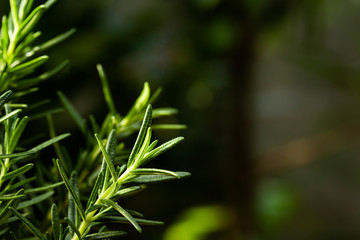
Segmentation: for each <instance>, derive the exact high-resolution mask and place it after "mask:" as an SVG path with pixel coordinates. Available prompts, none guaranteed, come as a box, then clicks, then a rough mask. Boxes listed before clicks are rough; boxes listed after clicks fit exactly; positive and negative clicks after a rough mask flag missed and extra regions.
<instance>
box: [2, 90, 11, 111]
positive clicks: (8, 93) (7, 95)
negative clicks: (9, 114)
mask: <svg viewBox="0 0 360 240" xmlns="http://www.w3.org/2000/svg"><path fill="white" fill-rule="evenodd" d="M11 94H12V91H11V90H8V91H6V92H4V93H3V94H2V95H1V96H0V107H2V106H4V104H5V103H6V102H7V101H9V99H10V96H11Z"/></svg>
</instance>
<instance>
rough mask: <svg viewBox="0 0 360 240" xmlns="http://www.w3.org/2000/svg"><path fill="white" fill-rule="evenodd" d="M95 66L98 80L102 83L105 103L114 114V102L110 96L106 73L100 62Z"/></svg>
mask: <svg viewBox="0 0 360 240" xmlns="http://www.w3.org/2000/svg"><path fill="white" fill-rule="evenodd" d="M96 68H97V70H98V73H99V76H100V80H101V84H102V88H103V93H104V96H105V101H106V104H107V105H108V108H109V110H110V113H111V114H112V115H115V114H116V108H115V103H114V100H113V97H112V96H111V92H110V87H109V83H108V80H107V77H106V74H105V72H104V69H103V67H102V66H101V65H100V64H97V65H96Z"/></svg>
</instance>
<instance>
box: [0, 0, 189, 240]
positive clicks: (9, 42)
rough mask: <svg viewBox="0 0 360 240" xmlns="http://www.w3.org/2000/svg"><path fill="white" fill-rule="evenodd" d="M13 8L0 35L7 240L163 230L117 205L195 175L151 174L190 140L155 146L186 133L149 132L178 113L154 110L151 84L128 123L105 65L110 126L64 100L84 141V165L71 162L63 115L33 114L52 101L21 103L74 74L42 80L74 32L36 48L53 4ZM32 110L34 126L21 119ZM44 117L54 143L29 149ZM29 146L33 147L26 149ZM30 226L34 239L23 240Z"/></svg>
mask: <svg viewBox="0 0 360 240" xmlns="http://www.w3.org/2000/svg"><path fill="white" fill-rule="evenodd" d="M9 2H10V14H9V17H7V16H3V18H2V25H1V34H0V92H2V95H1V96H0V107H1V117H0V124H1V126H0V144H1V145H0V238H1V239H22V238H27V237H29V235H30V232H32V234H33V236H35V238H36V239H41V240H50V239H52V240H63V239H73V240H75V239H111V238H114V237H119V236H122V235H125V234H126V232H124V231H119V230H117V229H116V230H111V229H109V228H108V223H114V222H115V223H129V224H132V225H133V226H134V227H135V229H136V230H137V231H139V232H141V231H142V229H141V225H160V224H163V223H162V222H159V221H152V220H147V219H144V218H143V216H142V214H141V213H139V212H137V211H134V210H128V209H124V208H123V207H122V206H120V204H119V201H118V200H119V199H120V198H124V197H128V196H130V195H132V194H134V193H138V192H139V191H141V190H142V189H144V187H145V186H146V185H147V184H150V183H157V182H163V181H169V180H175V179H179V178H183V177H187V176H189V175H190V174H189V173H187V172H173V171H169V170H165V169H157V168H147V167H144V165H145V164H147V163H148V162H149V161H151V160H153V159H155V158H156V157H157V156H159V155H160V154H162V153H164V152H166V151H167V150H169V149H171V148H172V147H174V146H175V145H177V144H178V143H180V142H181V141H182V140H183V138H182V137H177V138H175V139H172V140H170V141H168V142H166V143H164V144H162V145H160V146H158V141H157V140H154V141H152V140H151V135H152V131H153V130H154V129H181V128H184V126H183V125H178V124H153V125H152V124H151V123H152V119H154V118H160V117H164V116H169V115H173V114H176V112H177V111H176V109H173V108H158V109H156V108H155V109H153V108H152V104H153V103H154V101H155V100H156V99H157V97H158V96H159V94H160V92H161V90H157V91H156V92H155V93H154V94H152V95H151V91H150V87H149V84H148V83H145V84H144V88H143V90H142V92H141V94H140V96H139V97H138V98H137V100H136V101H135V103H134V104H133V106H132V107H131V109H130V110H129V111H128V113H127V114H126V115H125V116H121V114H120V113H119V112H118V111H117V109H116V106H115V103H114V100H113V98H112V96H111V91H110V87H109V84H108V80H107V77H106V74H105V72H104V70H103V68H102V66H101V65H98V66H97V70H98V73H99V76H100V79H101V83H102V88H103V93H104V96H105V101H106V104H107V106H108V109H109V112H108V114H107V115H106V117H105V118H104V120H103V122H102V123H98V122H96V120H95V118H94V117H92V116H90V117H89V118H88V119H85V118H83V117H82V116H81V115H80V114H79V113H78V111H77V110H76V109H75V108H74V106H73V105H72V104H71V102H70V101H69V100H68V99H67V97H66V96H65V95H64V94H63V93H61V92H58V96H59V99H60V101H61V102H62V105H63V108H64V109H66V110H67V112H68V113H69V114H70V115H71V116H72V118H73V119H74V121H75V122H76V124H77V126H78V127H79V129H80V131H81V133H82V135H83V137H84V143H85V144H84V147H82V148H81V149H80V150H79V153H78V155H77V157H72V156H70V154H69V153H68V151H67V150H66V148H65V147H64V146H63V145H62V144H61V143H60V141H61V140H63V139H64V138H67V137H69V136H70V134H68V133H65V134H61V135H57V134H56V130H55V126H54V121H53V115H54V114H56V113H57V112H58V111H59V109H50V110H47V111H45V112H41V113H40V114H39V113H37V114H36V115H35V114H33V111H32V110H33V109H36V107H38V106H42V105H43V104H44V103H46V102H47V101H46V100H43V101H41V102H38V103H32V104H31V105H30V104H29V103H23V102H22V100H23V96H25V95H29V94H31V93H33V92H35V91H37V90H38V84H39V83H40V82H42V81H44V80H46V79H48V78H50V77H52V76H53V75H54V74H56V73H57V72H59V71H61V70H62V69H63V68H64V67H65V66H66V65H68V62H67V61H65V62H63V63H61V64H59V65H58V66H56V67H55V68H54V69H51V70H50V71H47V72H45V73H42V74H40V75H36V73H37V72H38V70H39V67H40V66H43V64H44V63H45V62H46V61H47V60H48V59H49V57H48V56H46V55H41V52H43V51H44V50H46V49H48V48H50V47H52V46H54V45H56V44H58V43H60V42H62V41H63V40H65V39H67V38H68V37H69V36H71V35H72V34H73V33H74V32H75V30H74V29H71V30H69V31H67V32H66V33H63V34H61V35H59V36H57V37H55V38H53V39H51V40H49V41H47V42H45V43H41V44H35V43H37V42H38V38H39V36H40V35H41V32H37V31H34V28H35V26H36V24H37V22H38V21H39V20H40V18H41V17H42V15H43V14H44V12H45V11H46V10H47V9H48V8H49V7H50V6H52V5H53V4H54V2H55V0H48V1H47V2H45V3H44V4H42V5H40V6H37V7H34V6H33V0H10V1H9ZM24 110H26V111H25V112H26V113H27V114H28V116H25V115H24V114H23V112H24ZM39 117H43V118H46V120H47V123H48V129H49V134H50V139H49V140H46V141H44V142H42V143H40V144H39V143H36V139H37V138H36V137H35V138H34V139H35V140H33V141H30V143H25V141H24V140H22V138H21V137H22V135H23V132H24V131H25V129H26V126H27V124H28V122H29V121H31V120H32V119H34V118H39ZM136 132H138V135H137V138H136V142H135V144H134V146H133V148H132V149H127V148H126V147H125V144H124V139H126V138H127V137H129V136H130V135H132V134H134V133H136ZM41 134H43V133H41ZM29 144H30V145H31V144H32V145H31V146H33V147H28V145H29ZM49 146H53V147H54V149H55V153H56V157H54V159H53V161H52V162H53V165H52V166H51V164H46V166H45V165H44V164H42V162H43V161H46V159H45V160H43V159H41V156H40V155H39V154H38V153H39V152H40V151H41V150H42V149H44V148H47V147H49ZM49 165H50V166H49ZM65 192H67V193H68V194H65ZM49 203H50V204H49ZM38 212H40V213H43V214H37V213H38ZM37 215H39V216H40V218H44V219H39V217H37ZM22 224H24V225H25V226H26V227H27V228H28V230H29V231H24V230H23V228H22V227H21V226H20V225H22ZM37 224H38V225H37ZM40 226H41V227H40ZM44 226H46V227H44ZM44 232H45V234H44Z"/></svg>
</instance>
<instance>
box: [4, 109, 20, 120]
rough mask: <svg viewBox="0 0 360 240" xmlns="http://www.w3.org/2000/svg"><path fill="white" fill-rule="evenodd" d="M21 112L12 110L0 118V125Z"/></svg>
mask: <svg viewBox="0 0 360 240" xmlns="http://www.w3.org/2000/svg"><path fill="white" fill-rule="evenodd" d="M21 111H22V110H21V109H16V110H14V111H12V112H10V113H8V114H6V115H5V116H3V117H1V118H0V123H1V122H3V121H5V120H7V119H9V118H11V117H12V116H14V115H16V114H18V113H19V112H21Z"/></svg>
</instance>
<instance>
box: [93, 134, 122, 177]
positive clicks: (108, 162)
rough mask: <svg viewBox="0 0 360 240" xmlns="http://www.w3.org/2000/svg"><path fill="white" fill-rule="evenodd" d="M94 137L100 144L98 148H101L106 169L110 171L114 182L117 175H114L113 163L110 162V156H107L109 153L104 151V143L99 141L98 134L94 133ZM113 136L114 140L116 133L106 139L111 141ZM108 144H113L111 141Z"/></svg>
mask: <svg viewBox="0 0 360 240" xmlns="http://www.w3.org/2000/svg"><path fill="white" fill-rule="evenodd" d="M110 136H111V135H110ZM95 138H96V140H97V142H98V144H99V146H100V149H101V152H102V153H103V155H104V159H105V161H106V164H107V166H108V169H109V171H110V174H111V177H112V178H113V182H114V183H116V181H117V175H116V171H115V167H114V164H113V163H112V161H111V159H110V157H109V154H108V153H107V152H106V149H105V148H104V145H103V144H102V143H101V140H100V139H99V138H98V135H97V134H95ZM114 138H115V141H116V135H113V137H112V139H110V137H109V140H108V141H111V142H113V139H114ZM110 144H113V143H110ZM113 155H114V153H113Z"/></svg>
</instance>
